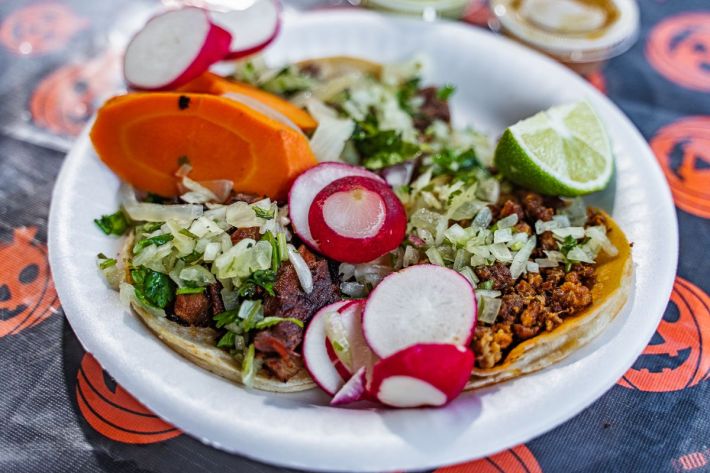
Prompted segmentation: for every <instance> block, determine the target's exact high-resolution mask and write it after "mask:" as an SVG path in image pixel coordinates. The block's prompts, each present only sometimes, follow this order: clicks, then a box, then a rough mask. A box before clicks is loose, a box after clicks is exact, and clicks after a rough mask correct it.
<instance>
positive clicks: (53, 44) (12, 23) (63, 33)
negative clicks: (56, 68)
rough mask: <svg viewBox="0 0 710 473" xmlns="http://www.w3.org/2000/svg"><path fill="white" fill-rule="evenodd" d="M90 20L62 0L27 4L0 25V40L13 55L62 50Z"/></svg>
mask: <svg viewBox="0 0 710 473" xmlns="http://www.w3.org/2000/svg"><path fill="white" fill-rule="evenodd" d="M88 25H89V21H88V20H87V19H86V18H82V17H79V16H77V15H76V14H75V13H74V12H73V11H72V10H71V8H69V7H68V6H67V5H64V4H62V3H55V2H47V3H37V4H34V5H28V6H26V7H23V8H19V9H17V10H15V11H14V12H12V13H10V14H9V15H8V16H7V17H6V18H5V19H4V20H2V24H0V43H1V44H2V45H3V46H5V48H7V49H8V50H9V51H11V52H13V53H15V54H22V55H36V54H44V53H50V52H53V51H58V50H60V49H63V48H64V47H65V46H66V45H67V43H69V41H70V40H71V39H72V37H74V35H75V34H76V33H77V32H79V31H81V30H83V29H84V28H86V27H87V26H88Z"/></svg>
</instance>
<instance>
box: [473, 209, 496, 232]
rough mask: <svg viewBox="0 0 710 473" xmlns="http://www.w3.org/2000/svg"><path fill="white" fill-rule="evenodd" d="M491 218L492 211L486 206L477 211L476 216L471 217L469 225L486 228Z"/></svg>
mask: <svg viewBox="0 0 710 473" xmlns="http://www.w3.org/2000/svg"><path fill="white" fill-rule="evenodd" d="M492 220H493V213H492V212H491V209H490V208H489V207H488V206H486V207H483V208H482V209H481V210H479V211H478V213H477V214H476V218H474V219H473V222H471V225H473V226H474V227H478V228H488V226H489V225H490V224H491V221H492Z"/></svg>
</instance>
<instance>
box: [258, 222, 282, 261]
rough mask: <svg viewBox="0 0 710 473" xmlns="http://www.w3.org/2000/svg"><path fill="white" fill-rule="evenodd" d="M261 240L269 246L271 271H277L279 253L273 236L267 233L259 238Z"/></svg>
mask: <svg viewBox="0 0 710 473" xmlns="http://www.w3.org/2000/svg"><path fill="white" fill-rule="evenodd" d="M261 239H262V240H265V241H268V242H269V243H270V244H271V270H272V271H278V270H279V265H280V264H281V253H280V250H279V243H278V241H276V238H274V234H273V233H271V232H270V231H267V232H266V233H264V234H263V235H262V236H261Z"/></svg>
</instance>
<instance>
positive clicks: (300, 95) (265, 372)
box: [99, 57, 632, 392]
mask: <svg viewBox="0 0 710 473" xmlns="http://www.w3.org/2000/svg"><path fill="white" fill-rule="evenodd" d="M421 69H422V67H421V64H419V63H418V62H416V61H413V62H411V63H408V64H403V65H402V64H400V65H379V64H374V63H371V62H368V61H364V60H359V59H352V58H344V57H341V58H327V59H321V60H310V61H304V62H301V63H299V64H296V65H292V66H289V67H286V68H281V69H278V70H272V71H270V70H265V69H263V65H259V64H258V63H255V62H251V63H243V64H241V65H240V66H239V68H238V70H237V73H236V79H237V80H241V81H245V82H249V83H250V85H252V86H256V87H259V88H261V89H263V90H265V91H268V92H270V93H272V94H277V95H278V96H279V97H280V98H281V99H287V100H289V101H291V103H293V104H296V105H298V106H304V107H305V108H307V109H308V110H309V111H310V112H311V114H313V115H314V117H315V118H316V119H317V120H318V122H319V127H318V128H317V129H316V131H315V134H314V135H313V136H312V137H311V145H312V147H313V150H314V152H315V153H316V155H318V153H319V152H321V151H322V152H328V153H332V152H333V149H334V148H335V149H336V154H337V156H338V157H339V159H342V160H348V161H350V162H353V163H358V164H359V165H360V166H361V167H362V168H366V169H367V170H368V171H365V170H363V171H362V172H363V173H365V172H367V173H372V172H374V173H378V174H379V175H380V176H382V179H385V180H386V182H387V183H388V184H389V185H390V187H391V189H390V192H396V196H397V197H398V200H399V202H401V204H402V206H403V208H404V209H405V211H406V237H405V238H403V239H401V240H400V241H399V242H398V246H396V248H394V249H388V250H387V251H386V252H384V254H381V256H380V257H379V258H377V259H375V260H374V261H369V262H366V263H363V262H360V263H352V262H351V263H343V262H342V261H343V260H334V259H331V258H328V257H326V256H323V255H322V254H320V253H319V251H318V250H317V248H316V247H315V245H313V244H312V242H309V240H308V236H307V235H304V234H303V232H298V231H294V225H295V223H294V222H293V220H294V217H293V213H292V212H290V211H289V208H288V207H287V206H286V205H285V202H283V201H278V200H273V199H271V198H269V197H266V196H256V195H250V194H242V193H238V192H236V191H235V190H232V191H231V192H228V193H227V194H228V195H218V194H219V193H215V192H212V191H211V190H210V188H209V183H207V182H203V183H198V182H195V181H193V180H191V179H189V177H188V175H189V172H190V166H189V165H187V164H186V163H184V162H183V163H182V165H181V166H179V167H178V164H179V163H176V168H178V172H177V175H176V178H175V185H176V188H179V189H181V191H182V192H183V193H182V195H181V196H180V197H178V198H175V197H172V198H160V197H157V196H153V195H149V194H147V193H145V192H141V191H137V192H136V193H134V192H133V190H128V191H126V192H124V204H123V209H122V211H119V213H118V214H116V215H118V216H116V215H114V216H109V217H114V218H116V219H120V218H125V217H127V218H126V220H127V224H126V225H127V227H128V228H129V232H130V235H129V237H128V239H127V242H126V244H125V246H124V249H123V251H122V253H121V255H120V256H119V258H117V260H118V261H116V260H112V259H110V258H105V257H102V258H101V259H100V260H99V265H100V266H101V268H102V270H103V271H104V273H105V274H106V275H107V277H108V279H109V280H110V281H112V282H113V284H114V285H115V286H118V287H120V291H121V293H122V297H123V299H124V300H125V301H127V302H128V303H129V304H130V305H131V307H132V308H133V310H134V312H135V313H136V314H137V315H138V316H139V317H140V318H141V320H142V321H143V322H144V323H145V324H146V326H147V327H148V328H149V329H150V330H151V331H152V332H153V333H155V334H156V335H157V336H158V337H159V338H160V339H161V340H162V341H163V342H164V343H166V344H167V345H168V346H169V347H170V348H172V349H173V350H175V351H176V352H178V353H179V354H181V355H182V356H184V357H185V358H186V359H188V360H190V361H191V362H193V363H195V364H197V365H199V366H201V367H202V368H205V369H207V370H209V371H211V372H213V373H215V374H217V375H219V376H222V377H224V378H227V379H229V380H231V381H234V382H236V383H240V384H246V385H248V386H251V387H253V388H256V389H261V390H265V391H273V392H295V391H301V390H305V389H310V388H312V387H314V386H315V385H316V384H315V383H314V381H313V380H312V379H311V376H309V373H308V371H307V370H306V368H305V366H304V363H303V357H302V354H301V344H302V342H303V336H304V330H305V329H306V328H307V326H308V324H309V321H310V320H311V318H312V317H313V316H314V314H315V313H316V312H317V311H318V310H319V309H321V308H323V307H325V306H327V305H329V304H332V303H335V302H337V301H341V300H343V299H358V298H365V297H367V295H368V293H369V291H371V290H372V289H373V288H374V287H376V286H377V284H378V283H379V282H380V281H381V280H382V279H383V278H385V277H386V276H387V275H388V274H391V273H393V272H396V271H399V270H401V269H403V268H406V267H408V266H412V265H417V264H437V265H440V266H446V267H447V268H450V269H453V270H455V271H457V272H459V273H460V274H461V275H463V276H464V277H465V278H466V279H468V280H469V281H470V283H471V284H472V285H473V287H474V288H475V289H476V297H477V299H478V322H477V326H476V329H475V333H474V335H473V337H472V340H471V345H470V349H471V350H472V351H473V352H474V353H475V359H476V361H475V366H474V368H473V372H472V374H471V378H470V380H469V382H468V384H467V385H466V388H467V389H474V388H479V387H482V386H486V385H490V384H494V383H498V382H503V381H506V380H508V379H511V378H514V377H518V376H521V375H524V374H526V373H530V372H533V371H537V370H540V369H542V368H544V367H546V366H549V365H550V364H553V363H555V362H556V361H559V360H561V359H562V358H564V357H566V356H568V355H569V354H570V353H572V352H574V351H575V350H576V349H577V348H579V347H580V346H582V345H583V344H585V343H587V342H588V341H589V340H591V339H592V338H593V337H595V336H596V335H598V334H599V333H600V332H601V331H602V330H603V329H604V328H605V327H606V326H608V325H609V323H610V322H611V321H612V320H613V319H614V317H615V316H616V315H617V314H618V313H619V312H620V310H621V308H622V307H623V306H624V304H625V303H626V301H627V299H628V296H629V292H630V290H631V286H632V261H631V249H630V245H629V242H628V241H627V240H626V237H625V236H624V233H623V231H622V230H621V228H620V227H619V226H618V225H617V224H616V223H615V222H614V221H613V219H612V218H611V217H610V216H609V215H607V214H605V213H604V212H602V211H599V210H595V209H589V208H587V207H586V206H585V205H584V203H583V202H582V200H581V199H579V198H577V199H566V198H561V197H556V196H542V195H539V194H536V193H534V192H531V191H529V190H526V189H524V188H521V187H518V186H515V185H513V184H511V183H509V182H507V181H506V180H505V179H504V177H503V176H500V175H497V174H496V173H495V171H494V170H492V169H491V167H492V166H491V163H492V153H493V147H492V145H491V143H490V141H489V140H488V139H487V137H485V136H484V135H482V134H481V133H478V132H476V131H474V130H471V129H456V128H454V127H453V126H452V125H451V118H450V116H451V114H450V111H449V104H448V98H449V96H450V95H451V93H453V90H452V88H450V87H425V86H422V84H421V78H420V76H419V74H420V71H421ZM197 95H200V94H194V97H193V94H185V95H183V96H184V97H187V99H188V100H187V102H188V103H189V102H190V100H196V97H197ZM183 96H181V97H183ZM193 103H194V102H193ZM100 118H101V116H100V115H99V119H100ZM216 119H217V118H216ZM323 136H326V138H323ZM324 150H325V151H324ZM358 169H361V168H358ZM358 172H360V171H358ZM378 179H379V178H378ZM212 185H214V182H213V183H212ZM220 197H221V198H220ZM272 197H276V196H272ZM291 198H292V199H293V193H292V195H291ZM178 203H179V204H181V205H180V206H176V205H174V204H178ZM292 204H293V202H292ZM177 207H180V208H179V209H178V208H177ZM176 213H177V214H178V215H176ZM289 217H290V219H289ZM110 221H111V219H110V218H109V219H108V220H106V221H105V222H104V223H106V224H108V223H110ZM107 222H108V223H107ZM296 230H298V229H296ZM531 242H534V247H532V248H530V251H529V253H528V255H527V258H526V259H525V261H522V266H520V263H521V262H518V263H516V264H518V266H519V267H518V268H517V270H516V271H515V273H516V274H512V273H511V268H512V260H513V256H514V255H515V254H517V253H518V252H519V251H520V250H521V248H522V247H523V246H524V245H526V244H529V243H531ZM348 251H351V252H355V253H356V252H358V251H360V249H359V248H358V247H357V246H352V247H349V248H348Z"/></svg>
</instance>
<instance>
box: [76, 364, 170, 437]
mask: <svg viewBox="0 0 710 473" xmlns="http://www.w3.org/2000/svg"><path fill="white" fill-rule="evenodd" d="M76 378H77V383H76V400H77V403H78V404H79V410H80V411H81V414H82V415H83V416H84V418H85V419H86V421H87V422H88V423H89V425H91V427H93V428H94V430H96V431H97V432H98V433H100V434H101V435H103V436H105V437H108V438H110V439H111V440H116V441H118V442H123V443H131V444H147V443H156V442H161V441H163V440H168V439H171V438H173V437H177V436H179V435H180V434H181V433H182V432H180V431H179V430H178V429H176V428H175V427H173V426H172V425H170V424H168V423H166V422H165V421H163V420H162V419H160V418H159V417H158V416H156V415H155V414H153V413H152V412H151V411H149V410H148V409H146V408H145V407H144V406H143V405H142V404H141V403H139V402H138V401H137V400H136V399H135V398H134V397H133V396H131V395H130V394H128V392H126V391H125V390H124V389H123V388H122V387H121V386H119V385H118V384H116V382H115V381H113V379H112V378H111V377H110V376H109V375H108V373H106V372H105V371H104V370H103V369H102V368H101V366H100V365H99V363H98V362H97V361H96V359H95V358H94V357H93V356H91V355H90V354H88V353H87V354H85V355H84V358H83V359H82V360H81V367H80V368H79V372H78V373H77V377H76Z"/></svg>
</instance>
